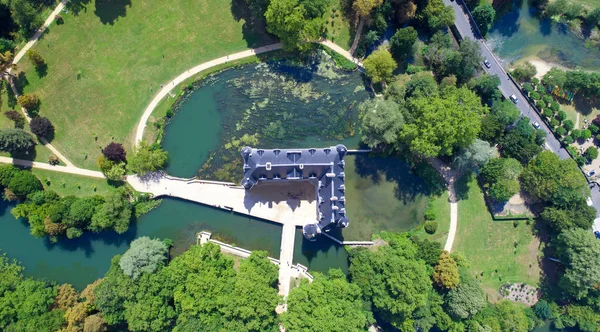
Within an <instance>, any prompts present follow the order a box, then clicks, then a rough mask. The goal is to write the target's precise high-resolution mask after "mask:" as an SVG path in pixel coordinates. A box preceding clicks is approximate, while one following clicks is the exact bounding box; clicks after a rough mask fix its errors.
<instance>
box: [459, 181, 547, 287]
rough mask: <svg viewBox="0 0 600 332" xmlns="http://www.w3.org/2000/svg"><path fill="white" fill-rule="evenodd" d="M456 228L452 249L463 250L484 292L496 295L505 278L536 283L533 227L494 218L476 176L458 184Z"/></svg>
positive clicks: (535, 245) (536, 269) (523, 223)
mask: <svg viewBox="0 0 600 332" xmlns="http://www.w3.org/2000/svg"><path fill="white" fill-rule="evenodd" d="M456 188H457V195H458V197H460V198H461V199H460V200H459V203H458V228H457V231H456V238H455V240H454V247H453V251H459V252H462V253H463V254H464V255H465V256H466V257H467V259H468V260H469V261H470V262H471V270H472V271H473V273H474V274H476V275H477V278H478V279H479V280H480V281H481V283H482V286H483V287H484V289H485V291H486V293H487V294H489V295H492V297H493V296H494V295H497V290H498V287H500V286H501V285H502V284H504V283H506V282H510V283H514V282H525V283H527V284H530V285H532V286H537V284H538V280H539V277H540V269H539V266H538V261H537V257H538V245H539V241H538V239H537V238H536V237H534V236H533V235H532V227H531V226H530V225H527V224H526V223H525V222H523V221H521V222H519V223H518V225H517V226H516V227H515V225H514V224H513V222H509V221H493V220H492V217H491V215H490V214H489V213H488V210H487V208H486V206H485V202H484V198H483V192H482V191H481V189H480V188H479V185H478V184H477V180H476V179H475V177H470V176H463V178H461V179H460V180H459V181H458V182H457V184H456Z"/></svg>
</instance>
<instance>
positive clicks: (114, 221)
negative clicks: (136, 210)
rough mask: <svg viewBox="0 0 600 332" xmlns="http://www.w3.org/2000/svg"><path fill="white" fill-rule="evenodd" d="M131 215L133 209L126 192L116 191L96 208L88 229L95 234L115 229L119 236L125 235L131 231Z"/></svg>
mask: <svg viewBox="0 0 600 332" xmlns="http://www.w3.org/2000/svg"><path fill="white" fill-rule="evenodd" d="M131 214H132V207H131V203H130V202H129V197H128V195H127V194H126V192H125V190H123V189H119V190H116V191H114V192H111V193H110V194H109V195H107V196H106V198H105V201H104V203H103V204H102V205H99V206H97V207H96V211H95V213H94V215H93V216H92V219H91V223H90V225H89V226H88V229H89V230H91V231H94V232H99V231H101V230H108V229H114V230H115V231H116V232H117V233H119V234H122V233H125V232H126V231H127V230H128V229H129V224H130V222H131Z"/></svg>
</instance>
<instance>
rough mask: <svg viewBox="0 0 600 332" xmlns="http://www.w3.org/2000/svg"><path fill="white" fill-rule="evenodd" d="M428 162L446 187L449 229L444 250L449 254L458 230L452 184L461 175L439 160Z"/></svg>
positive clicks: (432, 159) (434, 159)
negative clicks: (442, 179)
mask: <svg viewBox="0 0 600 332" xmlns="http://www.w3.org/2000/svg"><path fill="white" fill-rule="evenodd" d="M428 161H429V163H430V164H431V166H433V168H435V169H436V170H437V171H438V172H439V173H440V175H442V177H443V178H444V181H445V182H446V185H447V187H448V201H449V203H450V229H449V231H448V238H446V244H444V250H446V251H448V252H451V251H452V245H453V244H454V237H455V236H456V229H457V228H458V201H457V200H456V191H455V187H454V183H455V182H456V180H458V179H459V178H460V177H461V176H462V174H461V173H458V172H456V171H455V170H453V169H452V168H451V167H450V166H449V165H447V164H446V163H444V162H443V161H442V160H441V159H439V158H430V159H429V160H428Z"/></svg>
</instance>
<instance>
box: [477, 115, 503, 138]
mask: <svg viewBox="0 0 600 332" xmlns="http://www.w3.org/2000/svg"><path fill="white" fill-rule="evenodd" d="M504 129H505V126H504V124H503V123H501V122H500V120H499V119H498V117H497V116H495V115H494V114H488V115H486V116H485V117H484V118H483V120H481V132H479V138H480V139H482V140H484V141H488V142H492V143H496V142H499V141H501V140H502V138H503V137H504Z"/></svg>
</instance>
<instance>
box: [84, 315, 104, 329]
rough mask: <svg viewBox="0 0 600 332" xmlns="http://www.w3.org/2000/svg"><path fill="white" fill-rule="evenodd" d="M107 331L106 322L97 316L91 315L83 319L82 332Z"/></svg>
mask: <svg viewBox="0 0 600 332" xmlns="http://www.w3.org/2000/svg"><path fill="white" fill-rule="evenodd" d="M106 331H108V329H107V326H106V322H105V321H104V319H103V318H102V316H100V315H99V314H95V315H91V316H88V317H86V318H85V321H84V323H83V332H106Z"/></svg>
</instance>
